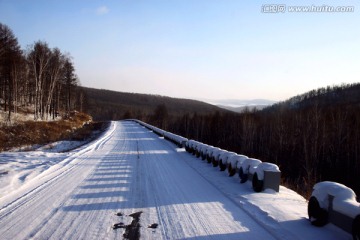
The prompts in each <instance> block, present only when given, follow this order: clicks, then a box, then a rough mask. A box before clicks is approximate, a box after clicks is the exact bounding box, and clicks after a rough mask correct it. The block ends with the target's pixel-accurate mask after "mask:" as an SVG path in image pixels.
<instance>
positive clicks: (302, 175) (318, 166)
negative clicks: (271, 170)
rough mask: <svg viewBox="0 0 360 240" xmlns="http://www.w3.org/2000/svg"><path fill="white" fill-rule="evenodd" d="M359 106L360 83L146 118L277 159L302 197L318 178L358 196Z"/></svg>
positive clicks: (237, 149)
mask: <svg viewBox="0 0 360 240" xmlns="http://www.w3.org/2000/svg"><path fill="white" fill-rule="evenodd" d="M159 110H161V109H160V108H159V109H158V111H159ZM359 110H360V84H349V85H341V86H334V87H327V88H321V89H318V90H314V91H310V92H309V93H306V94H303V95H299V96H296V97H294V98H292V99H289V100H288V101H285V102H281V103H278V104H275V105H273V106H270V107H268V108H266V109H264V110H261V111H257V110H251V111H250V110H246V111H244V112H243V113H240V114H236V113H220V112H216V113H212V114H206V115H199V114H196V113H193V114H185V115H183V116H182V117H178V118H174V117H171V116H168V115H166V114H160V113H161V112H166V110H164V109H162V110H161V111H160V113H159V112H156V113H154V116H157V118H156V119H155V118H154V119H151V118H148V121H150V124H152V123H153V124H154V125H156V126H159V127H163V128H165V129H166V130H168V131H171V132H174V133H177V134H179V135H182V136H185V137H187V138H189V139H195V140H198V141H201V142H204V143H207V144H210V145H214V146H217V147H220V148H223V149H226V150H229V151H234V152H237V153H241V154H244V155H247V156H249V157H253V158H258V159H260V160H262V161H266V162H272V163H275V164H277V165H278V166H279V167H280V169H281V171H282V178H283V179H282V180H283V184H285V185H288V186H290V187H291V188H292V189H294V190H296V191H297V192H299V193H301V194H302V195H304V196H308V195H309V194H310V193H311V191H312V187H313V185H314V184H315V183H316V182H319V181H336V182H340V183H343V184H345V185H347V186H348V187H351V188H352V189H354V190H355V192H357V193H358V194H359V193H360V184H359V179H358V177H359V173H360V111H359ZM160 116H163V117H164V118H166V119H160V118H159V117H160ZM164 123H166V124H164Z"/></svg>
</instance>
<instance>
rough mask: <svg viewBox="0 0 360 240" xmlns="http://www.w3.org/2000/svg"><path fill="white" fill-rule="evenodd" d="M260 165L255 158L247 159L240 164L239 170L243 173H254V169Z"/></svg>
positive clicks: (259, 161)
mask: <svg viewBox="0 0 360 240" xmlns="http://www.w3.org/2000/svg"><path fill="white" fill-rule="evenodd" d="M260 163H261V160H259V159H255V158H247V159H245V160H244V162H243V163H242V164H241V166H240V167H241V168H242V169H243V171H244V173H251V174H254V173H255V169H256V167H257V166H258V165H259V164H260Z"/></svg>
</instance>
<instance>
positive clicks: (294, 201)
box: [0, 121, 351, 240]
mask: <svg viewBox="0 0 360 240" xmlns="http://www.w3.org/2000/svg"><path fill="white" fill-rule="evenodd" d="M0 158H1V165H0V166H1V169H7V170H6V171H8V173H5V172H4V173H3V174H1V175H0V179H1V181H2V179H19V177H12V178H9V177H6V176H7V175H9V174H10V175H11V174H15V175H16V174H20V173H21V174H22V173H24V171H25V170H23V171H16V169H17V167H18V166H19V165H22V164H24V166H25V165H26V166H27V168H28V170H29V172H28V175H27V176H26V177H25V179H26V180H25V181H21V180H19V181H18V180H16V181H18V182H17V183H14V184H15V186H16V187H7V186H8V185H11V186H13V185H12V184H13V183H8V185H7V184H6V183H5V182H2V188H1V191H2V190H3V189H6V192H3V191H2V192H1V198H0V226H1V227H0V236H1V239H122V237H123V233H124V229H121V228H120V229H116V230H113V229H112V226H113V224H115V223H119V222H123V223H124V224H129V223H130V222H131V220H132V219H131V218H130V217H128V215H129V214H131V213H134V212H139V211H142V214H141V216H140V225H141V227H140V236H141V237H140V239H252V240H253V239H255V240H256V239H351V236H350V235H349V234H347V233H346V232H344V231H342V230H340V229H339V228H336V227H335V226H333V225H332V224H328V225H326V226H325V227H323V228H317V227H314V226H312V225H311V224H310V222H309V221H308V219H307V201H306V200H305V199H304V198H303V197H301V196H299V195H298V194H296V193H295V192H293V191H291V190H289V189H287V188H285V187H282V186H281V187H280V192H279V193H276V192H274V191H272V190H266V191H265V192H262V193H255V192H254V191H253V190H252V189H251V184H250V183H249V182H248V183H245V184H240V183H239V178H238V177H237V176H234V177H228V176H227V174H226V173H224V172H220V171H219V169H218V168H214V167H212V166H211V165H210V164H207V162H206V161H201V160H200V159H199V158H196V157H195V156H193V155H191V154H188V153H187V152H185V150H184V149H183V148H177V147H176V146H175V145H174V144H173V143H171V142H168V141H166V140H165V139H163V138H160V137H159V136H157V135H156V134H154V133H153V132H151V131H150V130H148V129H146V128H144V127H142V126H140V125H139V124H137V123H134V122H122V121H120V122H113V123H112V125H111V126H110V128H109V130H108V131H107V132H106V133H104V134H103V135H102V136H101V137H99V139H97V140H96V141H93V142H91V143H89V144H87V145H84V146H81V147H80V148H78V149H76V150H73V151H71V152H68V153H54V152H53V153H51V152H46V151H44V150H38V151H34V152H5V153H1V154H0ZM29 159H30V160H29ZM4 166H6V167H4ZM21 174H20V175H21ZM27 179H28V180H27ZM119 212H121V213H123V214H124V215H123V216H117V215H115V214H116V213H119ZM153 223H157V224H159V225H158V227H157V228H156V229H151V228H147V226H148V225H150V224H153Z"/></svg>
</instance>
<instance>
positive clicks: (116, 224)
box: [113, 222, 125, 229]
mask: <svg viewBox="0 0 360 240" xmlns="http://www.w3.org/2000/svg"><path fill="white" fill-rule="evenodd" d="M118 228H125V224H124V223H123V222H119V223H115V224H114V225H113V229H118Z"/></svg>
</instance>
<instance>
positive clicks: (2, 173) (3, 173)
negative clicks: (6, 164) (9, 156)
mask: <svg viewBox="0 0 360 240" xmlns="http://www.w3.org/2000/svg"><path fill="white" fill-rule="evenodd" d="M6 174H9V172H8V171H4V172H0V176H1V175H6Z"/></svg>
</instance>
